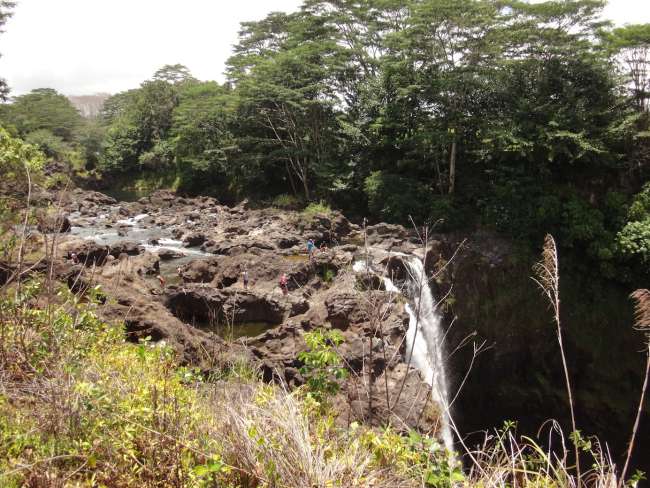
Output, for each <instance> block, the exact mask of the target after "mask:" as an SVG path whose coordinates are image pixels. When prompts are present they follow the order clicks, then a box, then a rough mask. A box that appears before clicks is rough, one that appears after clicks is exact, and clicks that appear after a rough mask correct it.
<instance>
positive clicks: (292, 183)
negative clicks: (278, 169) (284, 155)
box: [284, 161, 298, 198]
mask: <svg viewBox="0 0 650 488" xmlns="http://www.w3.org/2000/svg"><path fill="white" fill-rule="evenodd" d="M284 167H285V169H286V170H287V175H288V176H289V183H290V184H291V190H292V191H293V195H294V196H295V197H296V198H297V197H298V190H297V189H296V183H295V182H294V181H293V175H292V174H291V169H290V168H289V163H288V162H286V161H285V162H284Z"/></svg>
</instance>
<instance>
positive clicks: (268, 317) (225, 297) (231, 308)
mask: <svg viewBox="0 0 650 488" xmlns="http://www.w3.org/2000/svg"><path fill="white" fill-rule="evenodd" d="M166 305H167V307H168V308H169V309H170V310H171V311H172V313H173V314H174V315H175V316H176V317H179V318H181V319H182V320H184V321H186V322H189V323H197V322H199V323H212V322H215V321H217V322H219V323H234V324H237V323H243V322H265V323H268V324H270V325H278V324H280V323H282V321H283V320H284V318H285V316H287V315H289V313H290V310H291V306H290V305H289V304H288V303H286V301H283V302H280V301H279V300H278V299H277V298H275V297H273V296H271V295H264V294H261V293H257V292H254V291H250V290H248V291H243V290H232V289H223V290H219V289H215V288H213V287H211V286H206V285H203V284H189V285H186V286H185V287H183V288H180V289H179V288H175V289H172V290H170V293H169V295H168V296H167V298H166Z"/></svg>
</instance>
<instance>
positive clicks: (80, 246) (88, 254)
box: [59, 239, 111, 266]
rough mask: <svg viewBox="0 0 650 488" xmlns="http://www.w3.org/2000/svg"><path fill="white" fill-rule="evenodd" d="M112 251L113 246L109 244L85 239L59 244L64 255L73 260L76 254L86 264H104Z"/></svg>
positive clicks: (80, 261) (81, 262)
mask: <svg viewBox="0 0 650 488" xmlns="http://www.w3.org/2000/svg"><path fill="white" fill-rule="evenodd" d="M110 251H111V248H110V247H108V246H104V245H100V244H97V243H96V242H93V241H86V240H83V239H72V240H69V241H66V242H64V243H62V244H61V245H60V246H59V252H60V254H61V255H62V256H64V257H65V258H66V259H68V260H72V256H73V254H75V255H76V257H77V260H78V261H79V263H80V264H82V265H84V266H93V265H96V266H102V265H103V264H104V263H105V262H106V257H107V256H108V255H109V254H110Z"/></svg>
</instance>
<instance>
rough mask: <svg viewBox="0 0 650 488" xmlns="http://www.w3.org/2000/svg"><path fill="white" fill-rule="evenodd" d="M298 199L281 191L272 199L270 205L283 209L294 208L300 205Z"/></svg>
mask: <svg viewBox="0 0 650 488" xmlns="http://www.w3.org/2000/svg"><path fill="white" fill-rule="evenodd" d="M300 204H301V202H300V200H299V199H298V198H296V197H295V196H293V195H289V194H287V193H283V194H282V195H278V196H277V197H275V198H274V199H273V201H272V202H271V205H273V206H274V207H278V208H282V209H285V210H296V209H298V208H299V207H300Z"/></svg>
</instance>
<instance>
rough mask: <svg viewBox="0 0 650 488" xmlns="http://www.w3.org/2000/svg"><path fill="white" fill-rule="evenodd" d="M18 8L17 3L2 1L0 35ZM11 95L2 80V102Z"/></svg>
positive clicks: (0, 80) (0, 86)
mask: <svg viewBox="0 0 650 488" xmlns="http://www.w3.org/2000/svg"><path fill="white" fill-rule="evenodd" d="M15 6H16V3H15V2H11V1H9V0H1V1H0V33H2V27H3V26H4V25H5V23H6V22H7V20H8V19H9V17H11V15H12V9H13V8H14V7H15ZM8 94H9V86H8V85H7V82H6V81H5V80H4V78H0V102H4V101H5V100H7V95H8Z"/></svg>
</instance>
